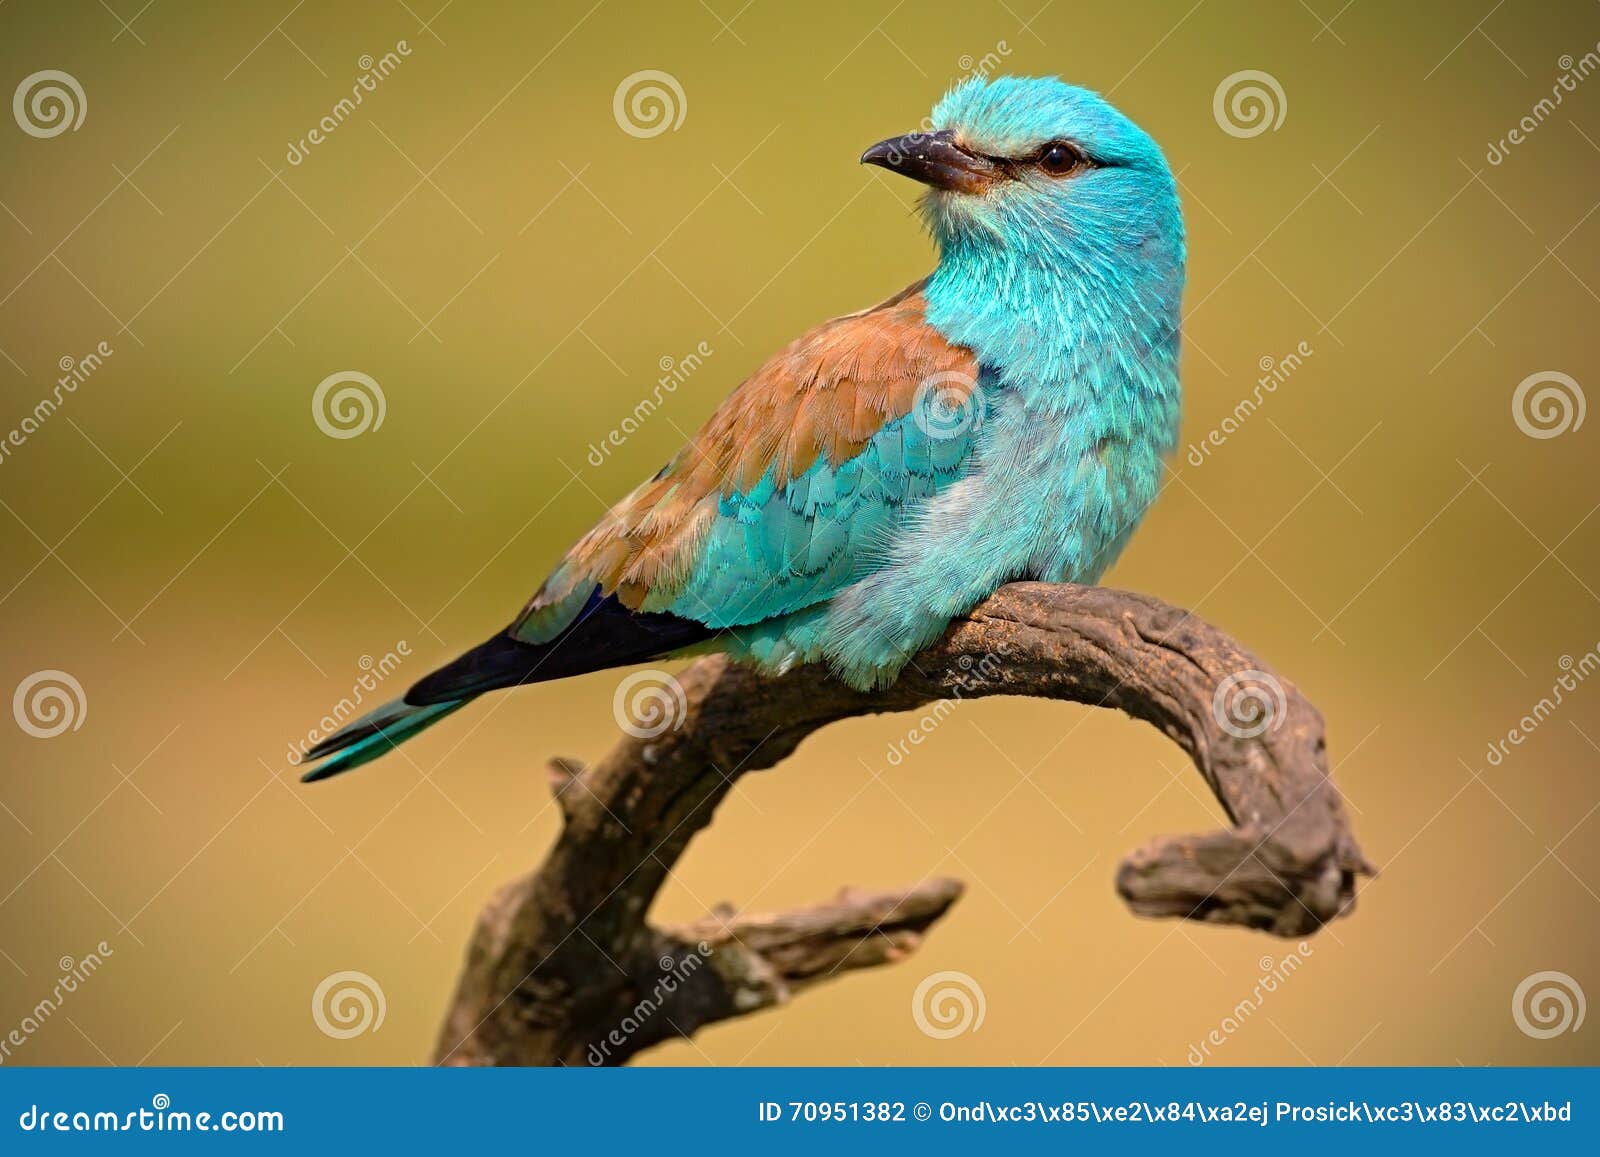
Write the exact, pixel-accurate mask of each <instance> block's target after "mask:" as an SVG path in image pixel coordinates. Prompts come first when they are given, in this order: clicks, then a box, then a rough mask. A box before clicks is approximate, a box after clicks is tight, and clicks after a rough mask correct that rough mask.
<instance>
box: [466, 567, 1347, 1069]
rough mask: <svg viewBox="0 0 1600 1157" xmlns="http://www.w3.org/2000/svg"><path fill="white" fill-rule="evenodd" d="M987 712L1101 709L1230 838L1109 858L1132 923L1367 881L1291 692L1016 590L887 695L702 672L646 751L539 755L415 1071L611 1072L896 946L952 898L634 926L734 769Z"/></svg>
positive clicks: (1326, 899)
mask: <svg viewBox="0 0 1600 1157" xmlns="http://www.w3.org/2000/svg"><path fill="white" fill-rule="evenodd" d="M679 688H681V696H680V694H679V691H678V689H679ZM989 695H1028V696H1035V697H1039V698H1046V699H1060V700H1066V701H1070V702H1076V703H1086V704H1090V705H1093V706H1103V707H1115V708H1119V709H1121V710H1123V711H1125V712H1127V713H1128V714H1130V715H1133V716H1135V717H1137V718H1139V719H1143V720H1145V721H1147V722H1149V723H1152V724H1154V725H1155V726H1156V727H1158V728H1160V729H1161V730H1162V731H1163V732H1164V733H1165V734H1166V735H1168V736H1169V737H1170V738H1171V739H1172V740H1173V741H1174V742H1176V743H1177V744H1178V745H1179V746H1180V747H1182V748H1183V749H1184V751H1186V752H1187V753H1188V754H1189V756H1190V758H1191V759H1192V760H1193V761H1194V764H1195V766H1196V767H1197V768H1198V770H1199V771H1200V774H1201V775H1202V776H1203V777H1204V779H1205V781H1206V783H1207V784H1208V785H1209V786H1210V788H1211V790H1212V792H1213V793H1214V794H1215V795H1216V797H1217V799H1218V801H1219V802H1220V803H1221V805H1222V808H1223V810H1224V812H1225V813H1226V814H1227V816H1228V819H1229V821H1230V823H1231V824H1232V827H1230V828H1227V829H1224V830H1221V831H1215V832H1209V833H1205V834H1200V835H1190V836H1163V837H1158V838H1156V839H1153V840H1152V841H1150V842H1149V843H1148V844H1146V845H1145V846H1143V847H1142V848H1139V849H1137V850H1136V851H1134V852H1133V853H1131V854H1130V855H1129V856H1128V857H1127V858H1126V859H1125V860H1124V861H1123V862H1122V865H1121V867H1120V869H1119V871H1118V873H1117V881H1116V882H1117V889H1118V891H1119V892H1120V893H1121V894H1122V896H1123V898H1124V899H1125V900H1126V901H1127V903H1128V905H1129V907H1131V908H1132V909H1133V910H1134V911H1135V912H1136V913H1138V914H1140V915H1144V916H1162V917H1177V918H1183V919H1191V920H1204V921H1209V922H1213V923H1220V924H1239V925H1244V926H1246V927H1250V928H1257V929H1261V930H1263V931H1267V932H1271V933H1274V934H1277V935H1279V936H1286V937H1301V936H1305V935H1308V934H1309V933H1311V932H1314V931H1316V930H1317V929H1318V928H1320V927H1321V926H1322V925H1323V924H1324V923H1326V922H1327V921H1329V920H1331V919H1333V918H1334V917H1336V916H1340V915H1344V914H1346V913H1347V912H1349V911H1350V909H1351V907H1352V905H1353V903H1354V897H1355V882H1356V877H1357V876H1358V875H1361V874H1364V873H1365V874H1370V873H1371V868H1370V867H1369V866H1368V865H1367V862H1366V860H1365V859H1364V857H1363V856H1362V854H1361V851H1360V849H1359V847H1358V846H1357V845H1356V841H1355V838H1354V836H1353V835H1352V834H1351V831H1350V827H1349V823H1348V821H1347V819H1346V816H1345V813H1344V809H1343V806H1342V804H1341V802H1340V799H1339V794H1338V791H1337V790H1336V789H1335V787H1334V786H1333V783H1332V782H1331V780H1330V779H1329V775H1328V765H1327V751H1326V746H1325V743H1324V738H1323V723H1322V717H1321V715H1320V714H1319V713H1318V712H1317V710H1316V708H1314V707H1313V706H1312V705H1311V704H1310V703H1309V702H1307V701H1306V700H1305V699H1304V698H1303V697H1302V696H1301V695H1300V693H1299V691H1298V690H1296V689H1295V687H1294V685H1293V684H1291V683H1290V682H1288V681H1287V680H1286V679H1283V678H1282V677H1281V676H1277V675H1275V674H1273V673H1272V672H1271V671H1270V669H1268V668H1267V667H1266V666H1265V665H1264V664H1263V663H1262V662H1261V661H1260V660H1259V659H1257V658H1255V657H1254V656H1253V655H1251V654H1250V653H1249V652H1247V651H1245V650H1244V649H1243V648H1242V647H1240V646H1239V644H1237V643H1235V642H1234V641H1233V640H1232V639H1230V638H1229V637H1228V636H1226V635H1224V634H1223V633H1222V632H1220V631H1218V630H1217V629H1216V628H1214V627H1212V626H1210V625H1209V624H1207V623H1205V622H1203V621H1201V620H1199V619H1197V618H1195V617H1193V616H1192V615H1189V614H1187V613H1186V612H1184V611H1181V610H1178V609H1177V608H1174V607H1171V606H1168V605H1166V604H1164V603H1162V602H1160V601H1158V600H1156V599H1152V598H1148V597H1146V596H1143V595H1137V594H1129V593H1126V592H1121V591H1113V590H1107V589H1103V588H1092V587H1076V586H1051V585H1045V584H1040V583H1016V584H1012V585H1010V586H1007V587H1004V588H1002V589H1001V590H1000V591H998V592H996V593H995V594H994V595H993V596H992V597H991V598H989V599H988V600H987V601H986V602H984V603H983V604H982V605H980V606H979V607H977V608H976V609H975V610H974V611H973V612H972V613H971V614H970V615H968V616H967V617H966V618H964V619H961V620H959V621H957V622H956V623H954V624H952V626H951V628H950V630H949V631H948V632H946V634H945V635H944V637H943V638H942V639H941V640H940V641H939V642H937V643H936V644H934V645H933V646H932V647H930V648H928V649H927V650H926V651H924V652H922V653H921V654H919V655H918V656H917V657H916V658H915V660H914V661H913V662H912V664H911V665H909V666H908V667H907V668H906V670H905V673H904V674H903V675H902V676H901V677H900V679H899V680H898V681H897V682H896V683H895V684H894V685H893V686H891V687H889V688H887V689H885V690H882V691H877V692H873V693H861V692H857V691H853V690H851V689H850V688H848V687H846V686H844V685H843V684H842V683H840V682H838V681H837V680H835V679H832V678H830V677H828V675H827V673H826V671H825V670H823V669H820V668H818V667H802V668H799V669H796V670H794V671H791V672H789V673H788V674H786V675H784V676H782V677H779V678H765V677H763V676H761V675H759V674H757V673H756V672H755V671H753V670H751V669H749V668H746V667H742V666H739V665H737V664H733V663H730V662H728V661H727V660H725V659H723V658H722V657H720V656H718V657H712V658H707V659H702V660H700V661H699V662H697V663H695V664H694V665H693V666H691V667H689V668H688V669H687V670H686V671H684V672H683V673H682V674H680V675H679V676H678V677H677V679H676V681H675V685H667V686H666V687H664V689H663V690H662V698H661V700H660V702H659V704H658V706H660V707H661V709H662V710H663V712H664V714H663V715H661V716H659V717H657V718H656V719H655V720H654V721H653V722H654V726H651V727H648V728H645V727H638V726H636V727H633V728H632V729H631V730H632V731H637V732H647V731H650V732H653V731H655V730H657V729H658V728H663V727H664V729H662V730H660V733H659V734H637V735H636V734H628V735H626V736H624V737H623V738H622V739H621V740H620V741H619V742H618V743H617V744H616V745H615V746H614V747H613V748H612V749H611V751H610V752H609V753H607V754H606V755H605V756H604V757H603V758H602V759H601V760H600V761H599V762H597V763H595V764H593V765H591V766H589V767H587V768H584V767H580V766H579V765H577V764H575V763H573V762H571V761H561V760H558V761H555V762H554V763H553V764H552V768H551V780H552V787H553V789H554V790H555V793H556V799H557V801H558V802H559V804H560V807H561V812H562V816H563V820H564V823H563V827H562V830H561V833H560V835H559V836H558V838H557V839H556V842H555V845H554V847H552V848H551V850H550V853H549V855H548V856H547V858H546V859H545V862H544V864H543V865H542V866H541V867H540V868H539V869H538V870H537V871H535V872H533V873H532V874H530V875H527V876H524V877H522V878H521V879H518V880H515V881H513V882H512V883H510V884H508V885H506V886H505V887H503V888H502V889H501V890H500V891H499V892H498V894H497V895H496V896H495V897H494V898H493V900H492V901H491V902H490V903H489V905H488V906H487V907H486V908H485V910H484V912H483V913H482V915H481V916H480V917H479V921H478V926H477V928H476V930H475V932H474V934H473V937H472V941H471V943H470V945H469V947H468V951H467V959H466V963H465V966H464V968H463V971H462V974H461V977H460V980H459V982H458V986H457V990H456V993H455V997H454V999H453V1002H452V1004H451V1007H450V1010H449V1012H448V1015H447V1017H446V1020H445V1024H444V1027H443V1029H442V1031H441V1033H440V1037H439V1043H438V1047H437V1050H436V1055H435V1060H436V1061H437V1062H438V1063H440V1064H452V1065H472V1064H509V1065H547V1064H602V1063H603V1064H620V1063H622V1062H623V1061H625V1060H627V1059H628V1058H629V1057H631V1056H632V1055H634V1054H635V1053H637V1052H638V1051H639V1050H641V1049H643V1048H647V1047H649V1046H650V1045H652V1044H655V1043H658V1042H660V1041H662V1040H667V1039H673V1038H679V1037H688V1036H691V1035H693V1033H694V1032H695V1031H696V1030H698V1029H699V1028H701V1027H702V1026H704V1025H707V1024H710V1023H713V1022H715V1021H719V1020H724V1019H727V1018H729V1017H734V1016H741V1015H744V1014H746V1013H749V1012H752V1011H755V1010H757V1009H761V1008H766V1007H769V1006H771V1005H774V1004H778V1003H781V1002H783V1001H785V1000H787V999H788V998H789V997H790V996H791V995H792V994H793V993H795V992H796V991H798V990H800V989H802V988H804V987H805V986H806V985H808V984H811V983H815V982H818V981H820V980H824V979H827V978H829V977H831V976H836V975H838V974H840V973H842V972H845V971H848V970H850V969H854V968H861V967H870V966H873V965H877V964H882V963H886V962H889V961H893V960H896V959H899V958H901V957H903V956H905V955H906V954H908V953H910V952H912V951H914V950H915V949H916V947H917V946H918V944H919V943H920V942H921V939H922V937H923V935H924V934H925V933H926V931H927V929H928V928H929V927H930V926H931V925H932V924H933V923H934V922H935V921H937V920H939V919H940V918H941V917H943V916H944V915H945V913H946V912H947V910H948V909H949V908H950V906H951V905H952V904H953V903H954V902H955V900H956V899H957V897H958V896H959V895H960V894H961V885H960V884H959V883H957V882H956V881H953V880H931V881H924V882H922V883H920V884H918V885H916V886H915V887H912V888H909V889H905V890H903V891H897V892H881V893H870V892H861V891H856V890H850V889H847V890H846V891H845V892H843V893H841V894H840V895H839V896H838V897H837V898H836V899H835V900H833V901H830V902H828V903H825V904H821V905H818V906H816V907H813V908H806V909H801V910H798V911H793V912H787V913H779V914H773V915H763V916H749V915H736V914H734V913H733V912H732V911H731V910H724V911H720V912H717V913H713V914H712V915H711V916H710V917H709V918H707V919H705V920H703V921H699V922H696V923H694V924H690V925H685V926H681V927H675V928H660V929H658V928H654V927H652V926H651V925H649V924H648V923H646V916H647V915H648V912H649V909H650V905H651V902H652V900H653V899H654V897H655V895H656V893H657V891H658V890H659V889H660V887H661V884H662V883H663V881H664V880H665V878H666V875H667V873H668V871H669V870H670V869H671V867H672V865H673V864H674V863H675V862H676V861H677V859H678V858H679V856H681V855H682V854H683V851H684V849H685V847H686V846H687V845H688V843H689V841H690V839H691V838H692V837H693V836H694V834H695V833H696V832H697V831H699V830H700V829H702V828H704V827H705V826H706V825H707V824H708V823H710V822H711V817H712V814H713V812H714V811H715V809H716V806H717V804H718V803H719V802H721V800H722V798H723V797H724V796H725V795H727V793H728V791H729V790H730V789H731V788H732V786H733V784H734V783H735V782H736V780H737V779H738V778H739V777H740V776H741V775H744V774H746V773H748V772H751V771H756V770H759V769H762V768H769V767H772V766H774V765H775V764H777V763H778V762H780V761H781V760H783V759H784V758H785V757H787V756H788V755H789V754H790V753H791V752H792V751H794V749H795V748H796V747H797V746H798V745H799V744H800V742H801V741H802V740H803V739H804V738H805V737H806V736H808V735H810V734H811V733H812V732H813V731H816V730H817V729H819V728H821V727H825V726H827V725H828V724H830V723H833V722H835V721H837V720H840V719H846V718H849V717H851V716H857V715H865V714H870V713H875V712H884V711H905V710H911V709H914V708H918V707H922V706H924V705H926V704H928V703H931V702H935V701H938V700H942V699H974V698H980V697H984V696H989Z"/></svg>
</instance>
